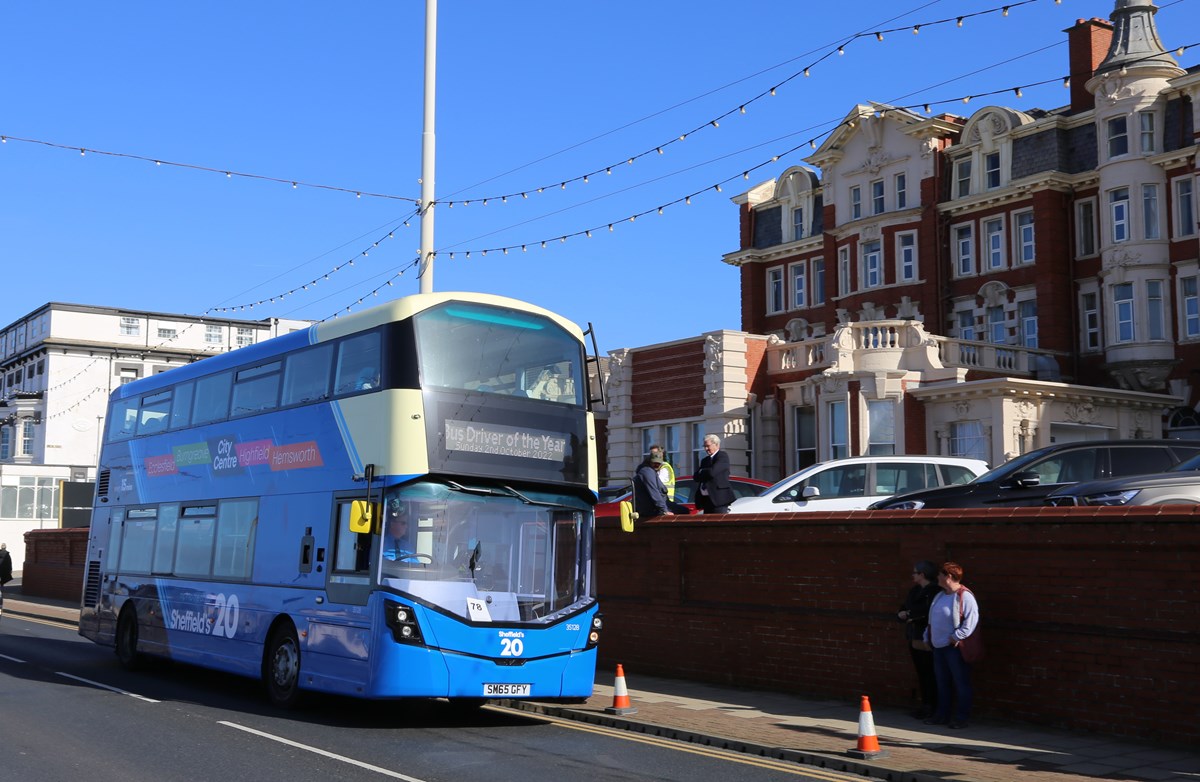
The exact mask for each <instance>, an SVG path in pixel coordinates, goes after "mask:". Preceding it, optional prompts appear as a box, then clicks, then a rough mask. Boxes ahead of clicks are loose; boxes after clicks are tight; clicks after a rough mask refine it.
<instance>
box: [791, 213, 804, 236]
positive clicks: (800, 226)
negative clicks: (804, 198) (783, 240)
mask: <svg viewBox="0 0 1200 782" xmlns="http://www.w3.org/2000/svg"><path fill="white" fill-rule="evenodd" d="M804 236H805V232H804V207H803V206H794V207H792V241H796V240H798V239H803V238H804Z"/></svg>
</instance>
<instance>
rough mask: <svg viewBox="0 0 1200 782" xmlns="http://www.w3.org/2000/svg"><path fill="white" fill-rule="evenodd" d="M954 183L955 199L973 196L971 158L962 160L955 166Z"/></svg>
mask: <svg viewBox="0 0 1200 782" xmlns="http://www.w3.org/2000/svg"><path fill="white" fill-rule="evenodd" d="M954 183H955V184H954V195H955V197H957V198H965V197H966V196H969V195H971V158H966V159H964V160H960V161H958V163H957V164H956V165H955V166H954Z"/></svg>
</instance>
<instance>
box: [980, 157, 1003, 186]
mask: <svg viewBox="0 0 1200 782" xmlns="http://www.w3.org/2000/svg"><path fill="white" fill-rule="evenodd" d="M983 177H984V184H985V185H986V187H987V189H988V190H995V189H996V188H997V187H1000V153H999V152H989V153H987V154H986V155H984V156H983Z"/></svg>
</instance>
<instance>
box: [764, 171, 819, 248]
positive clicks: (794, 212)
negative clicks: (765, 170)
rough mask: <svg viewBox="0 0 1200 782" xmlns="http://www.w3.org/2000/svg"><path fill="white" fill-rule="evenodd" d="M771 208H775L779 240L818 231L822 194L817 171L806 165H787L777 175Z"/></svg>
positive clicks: (796, 238) (806, 237) (797, 239)
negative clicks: (788, 167)
mask: <svg viewBox="0 0 1200 782" xmlns="http://www.w3.org/2000/svg"><path fill="white" fill-rule="evenodd" d="M775 203H776V204H777V206H774V207H773V208H777V209H779V210H780V211H779V215H780V217H779V220H780V222H781V223H782V225H780V226H779V232H780V237H779V240H780V241H781V242H784V243H787V242H798V241H800V240H801V239H808V238H810V237H812V236H816V235H817V234H819V233H820V232H821V209H822V198H821V192H820V183H819V181H818V180H817V175H816V174H815V173H813V172H812V171H810V170H809V169H807V168H803V167H801V166H796V167H795V168H791V169H788V171H786V172H785V173H784V174H783V176H782V177H780V179H779V184H778V187H777V188H776V191H775Z"/></svg>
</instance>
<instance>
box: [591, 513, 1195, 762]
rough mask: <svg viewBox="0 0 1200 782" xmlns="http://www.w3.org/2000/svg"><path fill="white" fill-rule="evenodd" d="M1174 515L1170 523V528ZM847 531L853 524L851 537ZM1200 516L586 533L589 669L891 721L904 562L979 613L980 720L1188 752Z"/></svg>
mask: <svg viewBox="0 0 1200 782" xmlns="http://www.w3.org/2000/svg"><path fill="white" fill-rule="evenodd" d="M1171 511H1176V512H1174V513H1173V512H1171ZM850 520H853V523H847V522H848V521H850ZM1198 521H1200V509H1197V510H1196V511H1194V512H1192V511H1191V509H1182V508H1174V509H1153V508H1146V509H1142V508H1135V509H1121V508H1104V509H1069V510H1063V509H1051V508H1028V509H1013V510H953V511H922V512H916V513H914V512H896V511H893V512H883V511H874V512H870V513H869V514H868V513H865V512H864V513H861V514H855V515H853V516H848V515H845V514H816V513H812V514H798V515H792V516H726V517H720V518H717V519H707V520H704V521H694V520H689V521H664V522H647V523H644V524H640V525H639V526H638V529H637V531H636V532H635V533H634V534H632V535H631V534H624V533H621V532H620V531H619V530H617V529H616V528H615V527H611V526H606V527H604V528H602V529H601V530H599V532H598V540H597V550H598V557H599V562H598V566H597V572H598V573H599V577H600V590H599V594H600V601H601V610H602V611H603V614H604V619H605V632H604V637H603V640H602V642H601V646H600V652H601V661H602V662H601V664H602V665H603V666H606V667H611V666H613V665H614V664H615V663H616V662H620V663H622V664H623V665H624V666H625V671H626V674H627V675H628V676H630V677H631V684H630V687H631V688H636V686H637V674H638V673H639V672H642V673H646V674H648V675H662V676H673V677H676V678H684V679H691V680H698V681H711V682H718V683H722V684H729V685H736V686H744V687H751V688H759V689H767V690H780V691H790V692H797V693H805V694H812V695H817V696H822V697H830V698H837V699H843V700H845V701H846V703H847V704H848V707H847V708H848V709H851V711H852V709H853V704H855V703H857V700H856V698H857V697H858V696H859V695H862V694H864V693H865V694H868V695H870V696H871V698H872V700H875V701H876V702H881V703H888V704H894V705H909V704H912V703H914V700H913V699H914V697H915V692H914V690H915V684H916V681H915V674H914V672H913V670H912V664H911V661H910V659H909V655H908V649H907V647H906V646H905V642H904V638H903V634H902V628H901V625H900V624H899V623H898V622H897V621H896V620H895V612H896V610H897V609H898V607H899V605H900V603H901V601H902V600H903V597H904V595H905V593H906V591H907V589H908V587H909V586H910V585H911V581H910V576H909V573H910V572H911V566H912V563H913V562H915V561H917V560H920V559H930V560H933V561H935V562H940V561H943V560H946V559H952V560H955V561H957V562H959V563H961V564H962V565H963V567H964V568H965V571H966V575H965V578H964V583H966V584H967V585H968V586H970V587H971V588H972V590H973V591H974V592H975V594H976V596H977V597H978V599H979V602H980V606H981V608H980V613H981V617H982V630H981V632H982V633H983V634H984V638H985V639H986V643H987V659H985V660H984V661H983V662H981V663H979V664H977V665H976V667H975V671H974V683H975V689H976V698H975V710H976V713H977V714H979V715H983V716H989V717H997V718H1011V719H1016V720H1021V721H1026V722H1034V723H1044V724H1051V725H1058V726H1064V727H1071V728H1074V729H1084V730H1094V731H1097V732H1101V733H1106V734H1110V735H1127V736H1137V737H1141V738H1154V739H1159V740H1164V741H1170V742H1178V743H1188V744H1192V745H1194V744H1195V742H1197V741H1200V727H1198V726H1197V721H1196V719H1195V715H1196V714H1197V713H1200V677H1198V676H1197V675H1196V657H1195V654H1196V649H1197V648H1200V569H1198V568H1196V567H1195V563H1196V560H1197V554H1198V553H1200V524H1197V522H1198Z"/></svg>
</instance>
